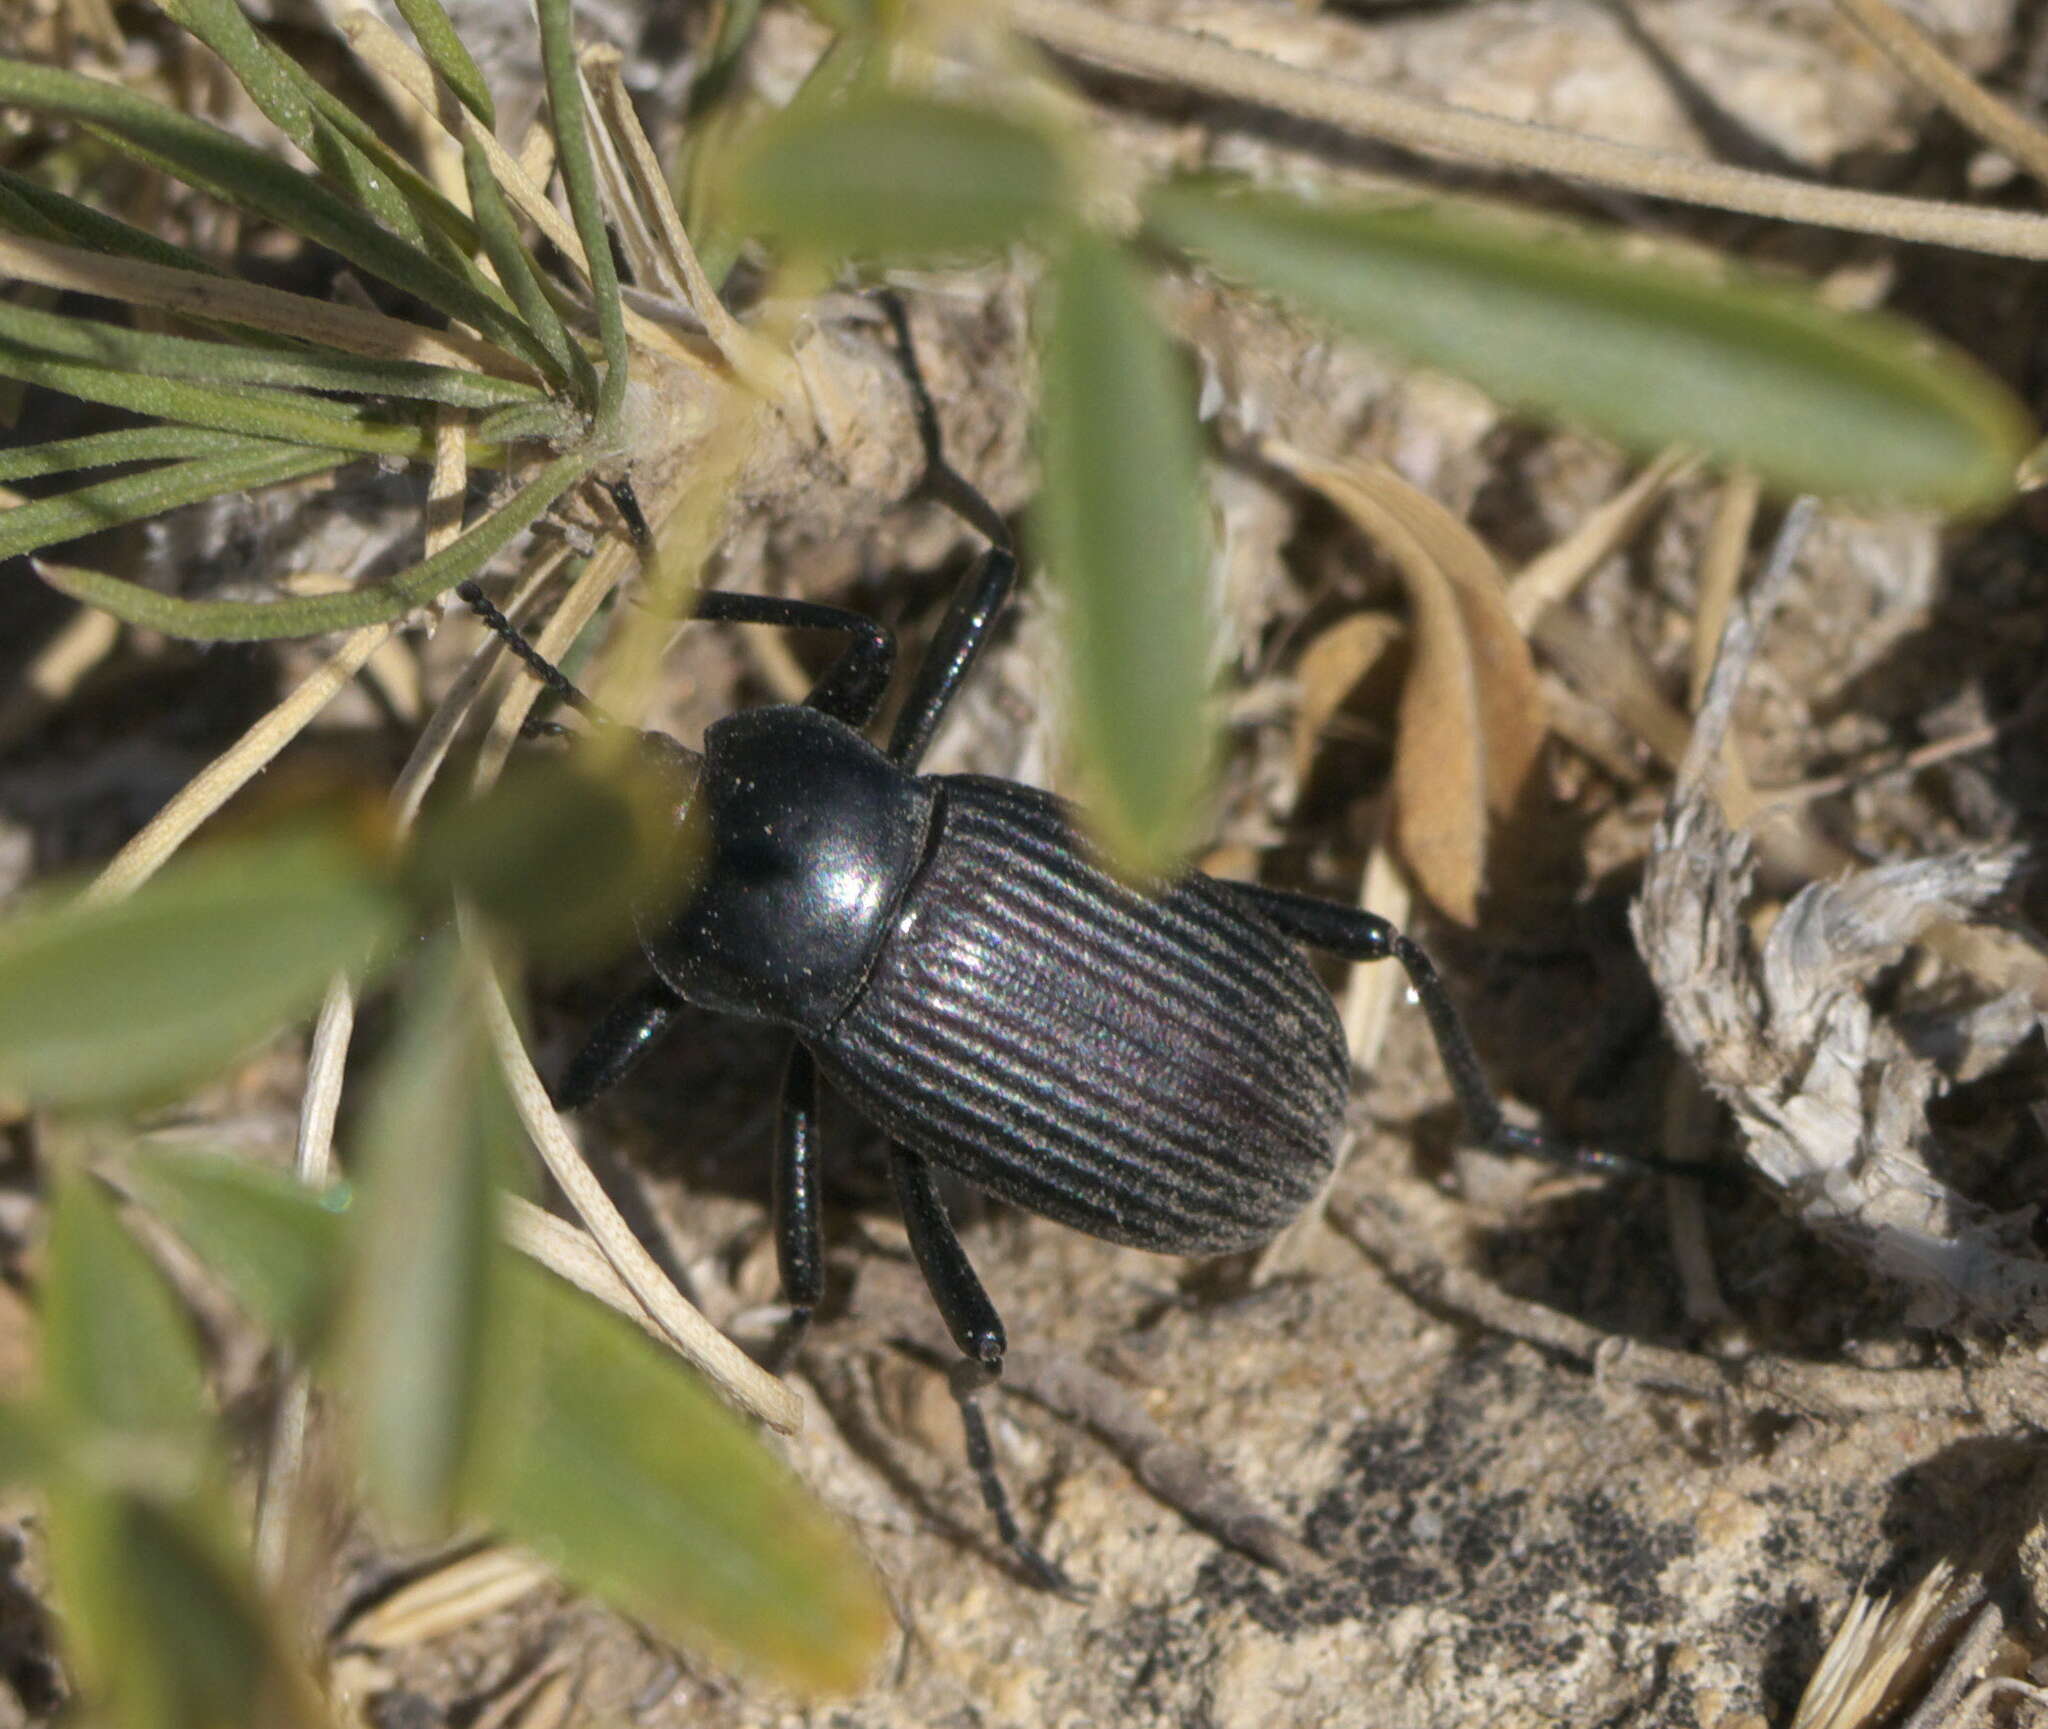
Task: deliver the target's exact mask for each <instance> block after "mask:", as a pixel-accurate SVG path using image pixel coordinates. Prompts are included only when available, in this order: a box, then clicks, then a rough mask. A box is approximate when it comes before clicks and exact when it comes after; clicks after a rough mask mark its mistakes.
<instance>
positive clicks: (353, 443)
mask: <svg viewBox="0 0 2048 1729" xmlns="http://www.w3.org/2000/svg"><path fill="white" fill-rule="evenodd" d="M0 377H7V378H19V379H21V380H22V381H23V382H25V383H28V384H39V385H42V386H44V387H45V388H46V389H50V390H58V391H62V392H63V393H64V394H65V395H66V396H71V397H75V398H77V399H78V400H79V401H81V402H97V403H101V404H103V405H105V406H106V407H109V408H125V409H127V410H128V411H129V412H131V413H133V414H146V415H149V416H150V417H152V418H153V419H156V420H170V421H176V422H179V423H180V424H182V425H186V426H198V427H205V428H207V429H209V430H211V431H214V432H239V433H243V434H245V435H247V436H249V437H253V438H268V439H275V440H279V441H282V442H284V443H288V444H298V445H318V446H321V447H324V448H326V449H329V450H348V451H353V452H355V453H356V454H358V455H361V456H381V457H395V458H400V459H403V460H405V461H409V462H418V461H423V460H425V459H426V458H427V457H428V456H430V455H431V454H432V451H433V443H432V438H431V435H430V434H429V433H428V432H427V430H426V429H425V428H424V427H420V426H409V427H408V426H393V425H391V424H390V423H389V422H381V423H380V422H378V421H375V420H373V419H371V418H370V411H369V410H368V409H367V408H366V407H364V406H363V405H361V404H357V403H347V402H335V401H333V400H331V399H330V398H327V397H321V396H299V397H296V398H294V397H291V396H287V395H285V394H283V393H282V392H265V393H263V394H262V395H258V394H255V393H253V392H249V391H235V390H209V389H208V388H207V387H206V386H205V385H203V384H188V383H185V382H183V381H182V380H179V379H175V378H146V377H137V376H136V375H135V374H133V373H129V372H116V371H114V370H113V369H112V368H111V367H105V366H91V365H86V364H83V363H81V362H78V361H73V360H53V359H50V358H48V357H47V356H45V355H42V354H38V353H37V352H36V351H35V350H34V349H30V348H23V347H21V346H19V345H18V344H16V343H13V342H10V341H8V340H7V339H6V338H5V337H0Z"/></svg>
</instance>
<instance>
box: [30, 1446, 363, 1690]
mask: <svg viewBox="0 0 2048 1729" xmlns="http://www.w3.org/2000/svg"><path fill="white" fill-rule="evenodd" d="M232 1529H233V1524H232V1519H231V1515H230V1514H229V1512H228V1509H227V1506H226V1504H225V1502H224V1499H223V1498H222V1497H221V1496H220V1495H219V1494H218V1493H217V1492H216V1493H209V1494H206V1495H204V1496H191V1497H186V1498H184V1499H181V1500H167V1499H164V1498H161V1497H159V1496H155V1495H151V1494H148V1493H140V1492H136V1491H132V1490H125V1489H117V1490H113V1491H111V1492H108V1491H101V1490H97V1489H95V1488H94V1487H93V1486H92V1485H91V1484H90V1483H89V1482H73V1483H69V1484H66V1485H65V1486H64V1487H63V1488H62V1489H61V1490H60V1491H59V1492H58V1493H56V1494H53V1495H52V1496H51V1498H50V1549H51V1559H52V1570H53V1572H54V1573H55V1575H56V1584H57V1598H58V1603H59V1606H60V1607H61V1608H62V1610H63V1611H64V1614H63V1622H64V1630H65V1634H66V1651H67V1655H68V1656H69V1657H70V1659H71V1662H72V1664H73V1666H74V1668H75V1669H76V1671H77V1673H78V1680H79V1684H80V1691H81V1693H82V1694H83V1696H84V1697H83V1701H82V1703H83V1704H84V1706H85V1707H86V1709H85V1711H84V1712H83V1713H82V1715H84V1716H85V1717H87V1719H88V1720H89V1721H92V1722H95V1723H105V1724H110V1725H112V1726H114V1729H227V1726H228V1725H254V1724H263V1725H266V1726H270V1729H314V1726H315V1725H318V1724H321V1723H322V1722H323V1713H322V1712H321V1710H320V1707H319V1704H318V1700H317V1695H316V1694H315V1693H314V1691H313V1689H312V1686H311V1684H310V1682H309V1680H308V1679H307V1677H306V1676H305V1675H304V1674H303V1672H301V1671H300V1670H299V1669H298V1668H297V1667H296V1665H295V1663H294V1661H293V1659H292V1657H291V1656H290V1655H289V1652H288V1647H287V1644H286V1642H285V1641H284V1640H283V1639H282V1638H281V1637H280V1636H279V1634H278V1631H277V1629H276V1628H275V1627H273V1626H272V1625H271V1624H270V1622H269V1621H268V1619H267V1617H266V1616H265V1614H264V1611H263V1609H262V1607H261V1605H260V1604H259V1602H258V1600H257V1597H256V1592H255V1589H254V1586H253V1584H252V1582H251V1580H250V1579H249V1577H248V1567H247V1563H246V1561H245V1560H244V1559H243V1557H242V1556H240V1555H239V1554H238V1553H237V1552H236V1548H235V1544H234V1542H233V1539H232V1537H231V1535H230V1532H231V1531H232Z"/></svg>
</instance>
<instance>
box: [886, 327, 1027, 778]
mask: <svg viewBox="0 0 2048 1729" xmlns="http://www.w3.org/2000/svg"><path fill="white" fill-rule="evenodd" d="M876 298H877V299H878V300H879V301H880V302H881V305H882V310H883V311H884V312H885V313H887V314H888V318H889V326H890V328H891V329H892V330H893V331H894V332H895V335H896V353H897V357H898V359H899V360H900V361H901V362H902V365H903V377H904V381H905V382H906V383H907V384H908V385H909V386H910V405H911V408H912V409H913V410H914V412H915V413H916V416H917V436H918V439H919V441H920V442H921V443H922V444H923V446H924V475H923V477H922V478H921V479H920V480H919V481H918V484H917V490H918V492H920V493H922V494H924V495H925V496H926V497H929V498H935V499H937V500H938V501H939V503H941V504H943V505H944V506H945V507H946V508H947V509H948V510H950V511H952V513H953V514H954V515H955V516H957V517H959V518H960V520H961V521H963V522H965V523H967V524H968V525H969V526H970V527H972V528H977V529H979V530H980V531H981V532H982V533H983V534H984V535H986V536H987V537H988V540H989V543H990V544H989V549H988V551H987V552H985V553H983V554H982V556H981V558H980V559H979V560H978V561H977V562H976V564H975V566H974V568H973V569H972V570H970V571H969V572H968V573H967V575H966V577H965V578H964V579H963V580H962V582H961V584H960V587H959V589H958V591H957V592H956V593H955V594H954V596H953V601H952V604H951V605H950V606H948V607H947V609H946V616H945V617H944V618H943V619H942V620H941V621H940V623H939V628H938V630H937V631H936V632H935V633H934V634H933V637H932V642H931V647H930V648H928V649H927V650H926V651H925V656H924V659H923V660H922V661H920V662H919V663H918V668H917V676H916V677H915V678H914V679H913V680H912V681H911V686H910V694H909V695H908V696H906V697H905V698H904V701H903V709H902V712H901V713H900V714H898V715H897V717H896V727H895V730H894V731H893V732H892V733H891V734H890V736H889V759H890V761H892V762H895V763H899V764H901V765H902V766H903V767H904V768H906V769H914V768H916V767H917V764H918V761H919V759H920V758H921V757H923V755H924V749H925V746H926V745H927V744H929V743H930V742H931V736H932V734H933V733H934V732H935V731H937V730H938V725H939V722H940V720H941V719H943V718H944V716H945V713H946V709H947V707H948V705H949V704H950V703H951V702H952V700H953V695H954V692H955V691H957V690H958V689H959V688H960V681H961V680H962V679H964V678H965V677H966V676H967V674H968V672H969V670H970V669H971V668H972V667H973V665H974V662H975V659H976V657H978V656H979V655H980V653H981V650H982V647H983V645H984V644H985V643H986V642H987V641H988V633H989V631H990V629H991V628H992V627H993V626H994V624H995V621H996V620H997V619H998V618H999V617H1001V616H1002V611H1003V607H1004V606H1005V605H1006V604H1007V603H1008V601H1009V598H1010V591H1011V590H1012V589H1013V588H1015V587H1016V586H1017V555H1016V552H1015V550H1014V549H1013V548H1012V546H1011V544H1010V528H1009V524H1008V523H1006V522H1004V521H1003V519H1002V516H1001V514H1000V513H999V512H998V511H997V510H996V508H995V506H994V505H992V504H990V503H989V501H988V500H987V499H985V498H983V497H982V496H981V494H980V493H979V492H977V491H975V489H974V488H973V487H972V486H970V485H969V484H968V483H967V481H966V480H965V479H964V478H963V477H962V476H961V474H960V472H959V470H957V469H956V468H954V467H953V465H952V464H951V463H950V462H948V461H947V460H946V452H945V447H944V445H943V443H942V442H941V440H940V437H939V415H938V410H937V409H935V408H934V407H933V406H932V394H931V391H930V390H929V389H928V388H927V387H926V385H925V381H924V369H923V368H922V367H920V366H919V365H918V363H917V348H916V346H915V345H914V344H913V343H912V342H911V340H910V319H909V317H908V316H907V315H906V314H905V312H904V310H903V302H902V300H901V298H900V297H898V296H897V295H895V294H893V293H889V292H887V291H884V292H883V293H881V294H879V295H877V296H876Z"/></svg>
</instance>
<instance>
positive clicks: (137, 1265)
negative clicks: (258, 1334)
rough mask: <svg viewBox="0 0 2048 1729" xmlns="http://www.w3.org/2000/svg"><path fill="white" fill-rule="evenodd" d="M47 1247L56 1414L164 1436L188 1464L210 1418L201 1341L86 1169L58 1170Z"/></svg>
mask: <svg viewBox="0 0 2048 1729" xmlns="http://www.w3.org/2000/svg"><path fill="white" fill-rule="evenodd" d="M48 1256H49V1258H48V1263H47V1268H46V1271H45V1274H44V1280H43V1302H42V1310H43V1355H44V1363H45V1369H44V1396H45V1398H46V1399H47V1401H48V1403H49V1407H50V1410H51V1413H52V1415H53V1416H55V1417H57V1418H58V1419H59V1420H60V1421H61V1422H63V1423H64V1424H65V1425H67V1426H68V1427H70V1428H72V1429H73V1430H74V1431H77V1432H105V1433H111V1434H114V1435H121V1436H127V1437H132V1438H134V1439H136V1440H138V1441H148V1442H154V1443H158V1444H161V1445H163V1446H166V1447H168V1448H170V1449H171V1450H172V1454H173V1462H175V1461H176V1460H177V1459H180V1458H182V1459H183V1460H184V1462H185V1463H186V1464H187V1465H188V1466H189V1465H190V1464H191V1463H192V1462H193V1461H194V1459H195V1458H196V1456H197V1454H198V1452H199V1450H200V1449H201V1448H202V1447H203V1445H204V1443H205V1439H206V1436H207V1433H208V1430H209V1428H210V1426H211V1425H210V1417H211V1413H210V1411H209V1410H208V1407H207V1402H206V1382H205V1376H204V1374H203V1373H202V1371H201V1368H200V1361H199V1341H198V1340H197V1339H196V1338H194V1337H193V1333H192V1323H191V1321H190V1320H189V1319H188V1318H187V1316H186V1314H185V1311H184V1309H183V1307H182V1305H180V1304H179V1302H178V1300H177V1299H176V1298H175V1297H174V1296H172V1295H171V1291H170V1287H169V1286H168V1285H167V1284H165V1283H164V1277H163V1275H162V1274H161V1273H160V1272H158V1271H157V1269H156V1267H155V1265H154V1264H153V1263H152V1262H151V1261H150V1259H149V1257H148V1256H147V1255H145V1254H144V1253H143V1252H142V1248H141V1246H140V1245H139V1244H138V1243H137V1242H136V1241H135V1239H134V1238H133V1237H132V1236H130V1235H129V1234H128V1232H127V1231H126V1230H125V1229H123V1228H122V1226H121V1223H120V1221H119V1220H118V1219H116V1218H115V1217H114V1208H113V1205H112V1203H111V1202H110V1201H109V1200H108V1199H107V1197H106V1195H105V1194H104V1192H102V1190H101V1189H100V1187H99V1184H98V1180H97V1179H96V1178H94V1177H92V1176H89V1175H88V1174H86V1173H85V1172H84V1171H79V1170H65V1171H63V1172H62V1174H61V1175H60V1176H59V1178H58V1180H57V1194H56V1201H55V1204H54V1206H53V1207H52V1209H51V1214H50V1240H49V1250H48Z"/></svg>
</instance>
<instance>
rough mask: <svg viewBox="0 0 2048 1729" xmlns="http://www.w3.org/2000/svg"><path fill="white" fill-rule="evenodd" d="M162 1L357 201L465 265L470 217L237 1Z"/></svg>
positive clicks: (410, 237)
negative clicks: (463, 247)
mask: <svg viewBox="0 0 2048 1729" xmlns="http://www.w3.org/2000/svg"><path fill="white" fill-rule="evenodd" d="M163 7H164V10H165V11H166V12H167V13H169V14H170V16H171V17H172V18H173V19H175V20H176V21H177V22H178V23H179V24H181V25H183V26H184V28H185V29H187V30H189V31H190V32H191V33H192V34H193V35H194V36H196V37H198V38H199V40H200V41H202V42H204V43H205V44H206V46H207V47H209V48H211V49H212V50H213V51H214V53H216V54H218V55H219V56H220V57H221V59H222V60H223V61H224V62H226V64H227V67H228V70H229V71H230V72H232V73H233V74H234V76H235V79H236V81H237V82H238V83H240V85H241V86H242V88H243V90H245V91H246V92H247V93H248V96H249V99H250V100H251V101H252V102H254V103H255V104H256V106H257V107H258V108H259V109H260V110H261V111H262V112H263V114H264V116H265V117H266V118H267V119H269V121H270V122H271V123H272V124H273V125H274V126H276V127H277V129H278V130H279V131H280V132H282V133H283V134H284V135H285V136H286V137H287V138H289V139H290V140H291V141H292V142H293V143H294V144H296V145H297V146H298V147H299V148H300V149H301V150H303V151H304V152H305V153H306V154H307V156H309V157H310V158H311V159H312V160H313V161H314V162H316V163H318V164H319V165H320V169H321V172H322V173H323V174H325V175H326V176H327V178H328V179H329V180H330V181H332V182H333V183H334V185H335V186H336V187H338V188H339V189H340V190H341V191H342V192H343V193H344V194H345V195H346V196H347V198H348V199H349V201H350V202H351V203H354V204H357V205H359V206H361V208H362V209H364V210H366V211H368V212H369V214H370V215H372V216H373V217H375V218H376V219H377V220H378V221H379V222H381V223H383V224H384V226H385V227H387V228H389V229H390V230H391V231H392V233H394V234H396V235H398V236H399V237H400V238H401V239H404V240H407V241H409V242H411V243H412V244H413V245H415V246H421V247H425V248H427V249H428V250H429V251H432V252H434V253H435V254H436V255H437V256H439V257H440V258H441V260H442V262H443V263H445V264H447V265H449V266H450V267H452V268H454V269H455V270H457V271H458V272H460V271H461V269H462V267H463V260H462V258H461V257H460V255H459V254H458V252H457V250H456V247H455V245H454V244H453V242H454V241H455V240H457V239H462V240H468V241H470V242H471V243H472V244H473V242H474V235H473V233H471V231H470V229H469V224H468V221H467V219H466V218H465V217H464V216H463V215H462V213H461V212H460V211H459V210H457V209H456V208H455V207H454V206H453V205H452V204H450V203H449V202H448V200H447V199H446V198H444V197H443V196H442V195H441V194H440V193H439V192H438V191H436V190H435V189H434V188H433V187H432V186H431V185H429V184H428V183H427V181H426V180H425V179H423V178H422V177H421V176H420V175H419V174H417V173H416V172H415V171H414V170H413V168H412V166H411V164H410V163H407V162H405V161H404V160H402V159H401V158H400V157H398V156H397V155H395V154H394V153H393V152H392V150H391V149H390V147H389V146H388V145H386V144H385V143H384V141H383V140H382V139H381V138H379V137H378V136H377V135H376V133H375V132H374V131H372V130H371V129H370V127H369V126H368V125H367V124H366V123H365V122H364V121H363V119H362V118H361V116H359V115H357V114H355V113H353V112H352V111H351V110H350V109H349V108H348V107H347V106H346V105H345V104H344V103H342V102H341V101H340V100H339V99H338V98H337V97H335V96H334V95H333V94H332V93H330V92H328V91H326V90H324V89H322V88H321V86H320V85H319V83H318V82H317V81H315V80H314V79H313V78H312V77H311V75H310V74H308V73H307V71H306V70H305V68H304V67H302V66H300V65H299V64H298V62H296V61H295V60H293V59H292V58H291V57H290V56H289V55H287V54H285V53H283V52H282V51H281V50H280V49H279V48H278V47H277V46H276V45H275V44H274V43H272V42H271V41H269V40H268V39H267V38H265V37H264V36H262V35H260V34H259V33H258V32H257V30H256V27H255V25H254V24H252V23H251V22H250V20H249V17H248V15H247V14H246V13H245V12H243V10H242V8H241V6H240V5H239V3H238V0H163Z"/></svg>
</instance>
